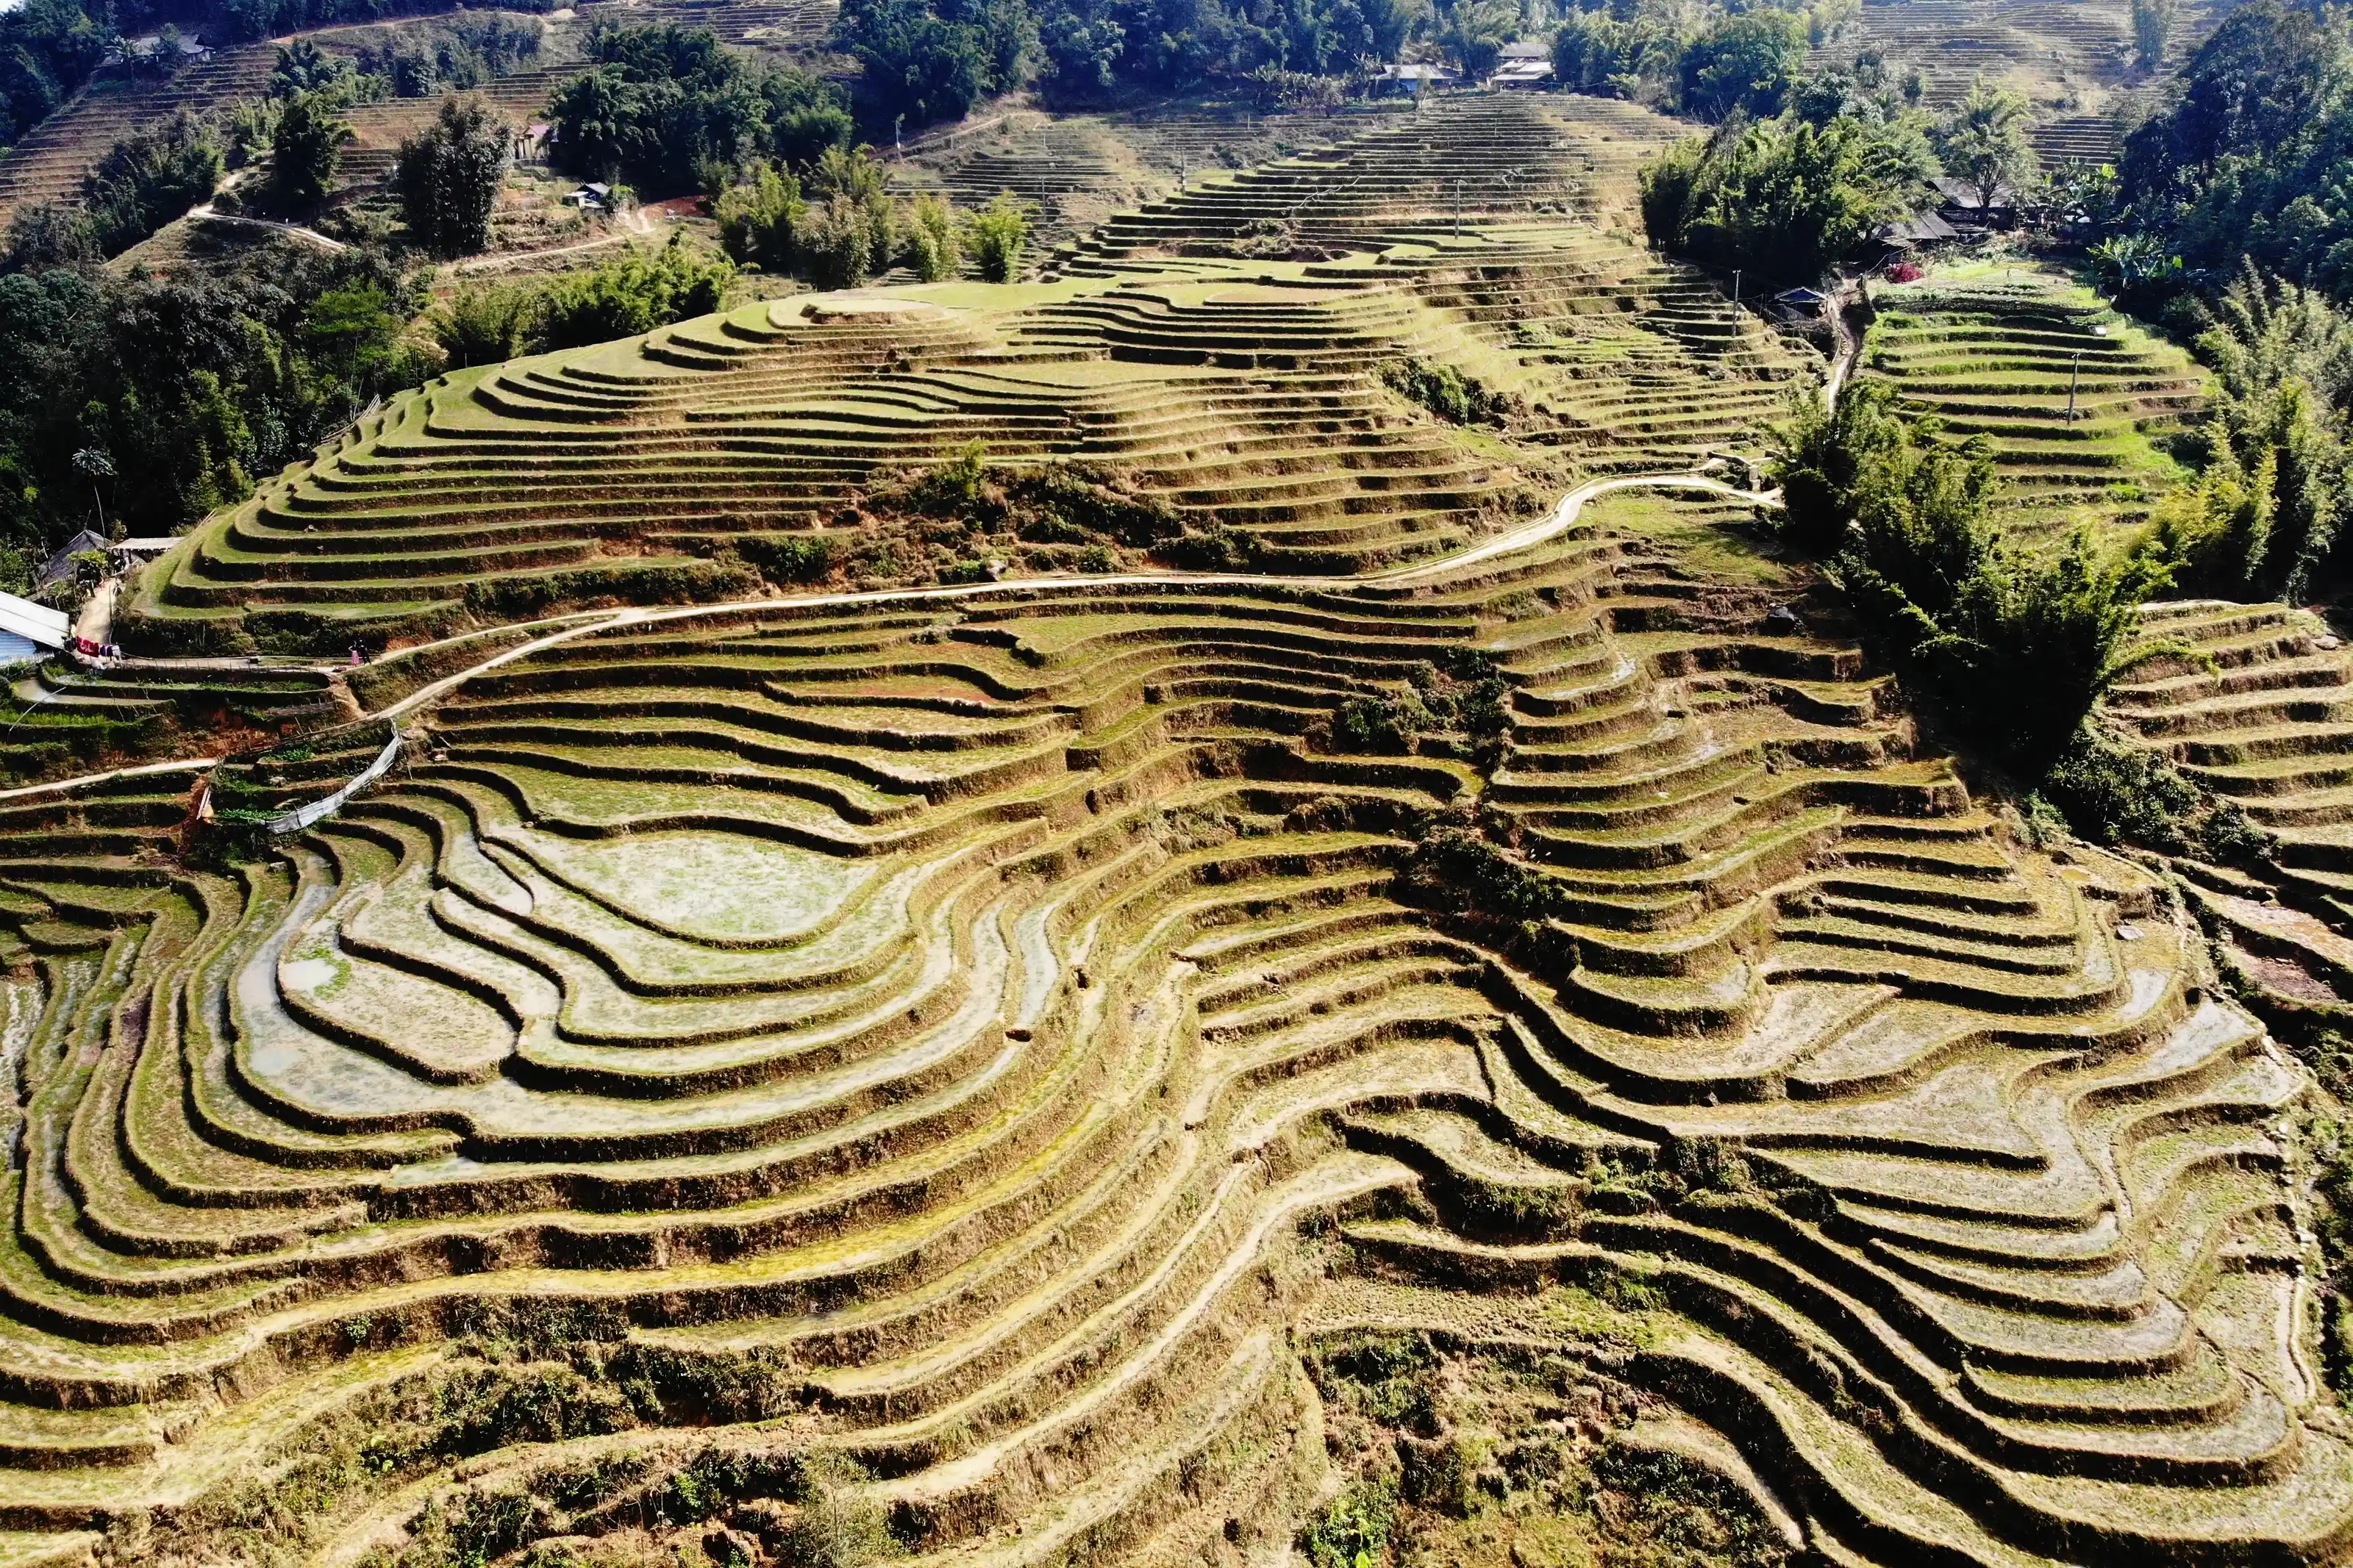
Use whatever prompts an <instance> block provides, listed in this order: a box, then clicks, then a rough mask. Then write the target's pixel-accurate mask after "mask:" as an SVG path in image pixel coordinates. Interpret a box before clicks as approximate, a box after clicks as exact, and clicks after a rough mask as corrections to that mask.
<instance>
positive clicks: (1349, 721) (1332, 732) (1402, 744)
mask: <svg viewBox="0 0 2353 1568" xmlns="http://www.w3.org/2000/svg"><path fill="white" fill-rule="evenodd" d="M1430 722H1431V721H1430V710H1428V709H1427V708H1424V707H1423V706H1422V705H1421V702H1420V700H1419V699H1418V698H1417V697H1415V696H1414V694H1413V693H1411V692H1402V693H1397V694H1393V695H1388V696H1381V697H1352V698H1350V699H1349V700H1347V701H1345V702H1344V703H1342V704H1341V705H1340V708H1339V710H1338V711H1337V712H1335V713H1334V714H1333V715H1332V717H1331V720H1330V721H1329V722H1328V723H1327V725H1326V726H1325V732H1326V735H1327V736H1328V740H1329V743H1330V745H1331V746H1332V748H1333V749H1334V750H1335V751H1339V752H1373V753H1377V754H1383V755H1389V756H1398V755H1402V754H1404V753H1406V752H1411V751H1412V750H1413V742H1414V737H1415V736H1417V735H1419V733H1420V732H1421V731H1424V730H1426V729H1428V728H1429V727H1430Z"/></svg>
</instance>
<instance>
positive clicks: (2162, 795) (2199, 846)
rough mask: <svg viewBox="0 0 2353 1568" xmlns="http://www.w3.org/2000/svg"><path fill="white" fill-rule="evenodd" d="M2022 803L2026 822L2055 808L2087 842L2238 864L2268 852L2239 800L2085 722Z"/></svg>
mask: <svg viewBox="0 0 2353 1568" xmlns="http://www.w3.org/2000/svg"><path fill="white" fill-rule="evenodd" d="M2024 804H2025V807H2026V810H2027V813H2028V816H2029V818H2030V820H2031V819H2033V818H2034V817H2035V816H2036V815H2037V813H2038V811H2039V810H2040V809H2043V808H2049V809H2055V810H2057V811H2058V812H2059V813H2061V814H2062V815H2063V816H2064V818H2065V820H2066V823H2067V825H2068V826H2070V827H2072V828H2073V830H2074V831H2075V832H2076V833H2077V834H2079V835H2081V836H2082V837H2084V838H2088V839H2090V840H2091V841H2092V842H2093V843H2094V844H2107V845H2116V844H2137V845H2140V846H2142V847H2146V848H2149V849H2156V850H2160V851H2163V852H2164V853H2167V854H2180V853H2184V852H2188V853H2192V854H2197V855H2201V856H2203V857H2205V858H2208V859H2212V860H2222V861H2241V862H2244V861H2253V860H2260V859H2262V858H2264V856H2265V855H2267V854H2268V852H2269V848H2270V840H2269V839H2267V838H2266V837H2264V835H2263V831H2262V829H2260V828H2258V827H2256V826H2254V824H2253V823H2252V822H2250V821H2248V819H2247V814H2246V813H2245V811H2243V810H2242V809H2241V807H2240V806H2239V805H2238V803H2236V802H2235V801H2229V800H2223V799H2220V798H2218V797H2216V796H2214V795H2210V794H2208V793H2207V792H2206V791H2205V790H2203V789H2201V788H2200V787H2199V786H2198V785H2197V784H2195V783H2193V782H2192V781H2191V780H2189V779H2188V778H2185V777H2184V776H2182V774H2181V773H2179V771H2178V770H2177V769H2175V767H2174V766H2173V764H2172V763H2169V762H2168V761H2166V759H2165V758H2164V757H2162V756H2160V755H2158V753H2156V752H2146V751H2142V750H2140V749H2139V748H2137V747H2134V746H2126V745H2123V744H2120V743H2119V742H2116V740H2114V739H2113V738H2111V737H2109V736H2108V735H2106V734H2105V733H2103V732H2102V731H2099V730H2098V729H2097V728H2095V727H2094V726H2093V725H2089V724H2086V725H2085V726H2084V728H2083V729H2082V730H2080V731H2077V733H2076V735H2075V738H2074V740H2073V743H2072V744H2070V745H2069V747H2068V748H2067V750H2066V751H2065V752H2063V753H2062V754H2061V755H2060V757H2059V760H2058V761H2057V762H2056V763H2053V764H2052V768H2051V770H2050V772H2049V773H2045V774H2044V775H2043V778H2042V784H2041V785H2040V787H2039V788H2038V789H2037V790H2036V791H2035V793H2034V794H2032V795H2029V796H2028V797H2027V799H2026V802H2025V803H2024Z"/></svg>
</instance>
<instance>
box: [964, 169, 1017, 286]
mask: <svg viewBox="0 0 2353 1568" xmlns="http://www.w3.org/2000/svg"><path fill="white" fill-rule="evenodd" d="M965 227H966V233H965V248H966V249H968V250H970V251H971V252H972V258H973V260H974V262H975V263H976V265H977V266H978V267H979V268H980V276H981V280H982V281H983V282H987V283H1010V282H1012V281H1013V279H1014V278H1015V277H1016V276H1017V275H1018V273H1019V272H1020V270H1021V251H1022V247H1024V246H1026V245H1028V244H1029V214H1028V213H1027V212H1025V211H1023V210H1022V206H1021V203H1020V201H1019V200H1018V199H1017V198H1016V197H1015V196H1014V195H1013V194H1012V193H1011V192H1009V191H1008V192H1002V193H1000V194H999V195H997V199H996V200H994V201H992V202H990V203H989V204H988V205H987V206H986V207H984V208H983V209H982V210H980V211H979V212H976V213H975V214H973V215H972V216H971V218H970V219H969V220H967V223H966V226H965Z"/></svg>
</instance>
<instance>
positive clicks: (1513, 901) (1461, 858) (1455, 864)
mask: <svg viewBox="0 0 2353 1568" xmlns="http://www.w3.org/2000/svg"><path fill="white" fill-rule="evenodd" d="M1404 882H1405V888H1406V890H1407V891H1408V892H1409V893H1410V894H1411V895H1412V896H1413V897H1415V898H1416V899H1417V900H1419V901H1420V902H1422V903H1424V904H1428V905H1430V906H1431V907H1432V908H1436V909H1440V910H1452V911H1454V912H1457V913H1460V914H1467V915H1472V916H1475V917H1479V918H1482V919H1486V920H1492V921H1506V922H1509V923H1511V924H1514V925H1518V924H1523V923H1525V922H1526V921H1541V920H1545V919H1546V918H1548V917H1550V916H1551V915H1553V914H1555V913H1556V912H1557V910H1558V907H1559V903H1560V899H1561V894H1560V892H1559V890H1558V889H1556V887H1555V886H1554V884H1553V883H1552V881H1551V880H1550V879H1548V878H1546V877H1545V876H1544V875H1543V874H1542V873H1541V872H1538V871H1535V870H1534V869H1532V868H1529V867H1526V866H1523V865H1521V864H1520V863H1519V862H1518V861H1516V860H1514V859H1513V858H1511V857H1510V856H1508V855H1506V854H1504V851H1503V850H1501V849H1499V848H1497V847H1495V846H1494V845H1493V844H1490V843H1489V842H1487V840H1486V839H1485V838H1483V837H1481V836H1480V835H1479V833H1478V831H1477V830H1476V829H1475V828H1472V827H1470V826H1464V825H1461V824H1459V823H1440V824H1439V825H1437V826H1433V827H1431V828H1430V830H1429V831H1428V832H1426V833H1425V834H1424V835H1423V836H1422V838H1421V841H1420V843H1419V845H1418V846H1417V847H1415V850H1414V854H1413V858H1412V860H1411V861H1410V862H1409V864H1408V865H1407V868H1406V874H1405V879H1404Z"/></svg>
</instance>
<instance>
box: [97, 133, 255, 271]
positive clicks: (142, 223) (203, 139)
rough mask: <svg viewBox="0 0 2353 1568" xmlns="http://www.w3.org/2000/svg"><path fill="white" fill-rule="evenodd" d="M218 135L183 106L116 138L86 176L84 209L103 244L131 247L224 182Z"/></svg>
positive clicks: (110, 249) (106, 248)
mask: <svg viewBox="0 0 2353 1568" xmlns="http://www.w3.org/2000/svg"><path fill="white" fill-rule="evenodd" d="M222 168H223V160H222V154H221V147H220V142H219V138H218V137H217V136H216V135H215V133H214V132H213V128H212V127H211V125H210V124H208V123H206V121H200V120H197V119H196V118H195V117H194V116H193V115H191V114H189V113H188V112H187V111H186V110H179V111H178V112H176V113H174V114H173V115H172V116H171V117H170V118H169V119H167V120H165V121H163V122H162V123H161V124H159V125H156V126H153V127H151V128H150V129H148V130H145V131H141V132H136V133H134V134H132V135H131V136H128V137H125V138H124V139H123V140H122V141H121V142H116V143H115V144H114V145H113V147H112V148H111V149H110V150H109V151H108V153H107V154H106V156H105V157H103V158H101V159H100V160H99V163H98V166H97V167H96V168H93V169H92V170H91V171H90V173H89V174H87V175H85V176H83V178H82V184H81V196H82V208H83V211H84V212H86V213H87V214H88V215H89V221H90V232H91V235H92V237H94V238H95V239H96V241H97V243H98V246H99V248H100V250H102V251H103V252H104V253H105V254H107V255H109V256H113V255H116V254H118V253H119V252H121V251H124V250H128V249H129V248H130V247H132V246H134V245H136V244H138V243H139V242H140V241H141V240H142V239H144V238H146V237H148V236H149V235H151V234H153V233H154V232H155V231H156V230H157V229H159V228H161V227H163V226H164V225H165V224H167V223H169V222H171V221H172V220H173V219H174V218H175V217H178V216H180V215H181V214H183V213H185V212H186V211H187V210H188V209H189V208H190V207H193V206H195V205H197V204H199V203H201V202H205V201H208V200H210V199H211V197H212V194H213V191H214V189H215V187H216V186H217V185H218V184H220V177H221V170H222Z"/></svg>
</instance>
